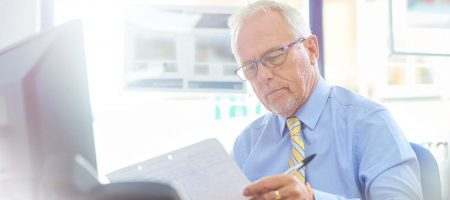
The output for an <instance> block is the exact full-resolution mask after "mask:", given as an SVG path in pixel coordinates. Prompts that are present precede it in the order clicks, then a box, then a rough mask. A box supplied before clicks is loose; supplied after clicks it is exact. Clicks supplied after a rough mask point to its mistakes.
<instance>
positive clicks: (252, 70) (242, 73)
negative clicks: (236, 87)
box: [237, 63, 257, 80]
mask: <svg viewBox="0 0 450 200" xmlns="http://www.w3.org/2000/svg"><path fill="white" fill-rule="evenodd" d="M256 73H257V68H256V65H255V63H250V64H247V65H244V66H242V67H241V68H239V70H238V71H237V74H238V76H239V77H240V78H241V79H243V80H248V79H251V78H253V77H255V75H256Z"/></svg>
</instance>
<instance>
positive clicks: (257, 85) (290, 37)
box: [229, 0, 422, 200]
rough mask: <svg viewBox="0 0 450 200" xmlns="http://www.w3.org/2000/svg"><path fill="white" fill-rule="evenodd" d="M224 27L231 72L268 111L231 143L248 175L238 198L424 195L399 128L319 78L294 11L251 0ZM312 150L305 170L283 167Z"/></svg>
mask: <svg viewBox="0 0 450 200" xmlns="http://www.w3.org/2000/svg"><path fill="white" fill-rule="evenodd" d="M229 26H230V29H231V34H232V48H233V53H234V55H235V57H236V60H237V61H238V63H240V64H241V67H240V68H238V69H237V70H236V73H237V74H238V75H239V77H240V78H242V79H243V80H247V81H249V82H250V84H251V86H252V88H253V90H254V92H255V93H256V95H257V96H258V98H259V100H260V101H261V102H262V104H263V105H264V106H265V107H266V109H267V110H269V111H270V113H268V114H266V115H264V116H262V117H260V118H259V119H256V120H255V121H253V122H252V123H251V124H250V125H248V126H247V127H246V128H245V130H244V131H243V132H242V133H241V134H240V135H239V137H238V138H237V139H236V141H235V144H234V147H233V157H234V159H235V161H236V162H237V163H238V165H239V166H240V167H241V169H242V170H243V172H244V173H245V174H246V175H247V177H248V178H249V179H250V180H251V181H255V182H254V183H252V184H251V185H249V186H248V187H247V188H245V189H244V191H243V194H244V195H245V196H247V197H250V198H251V199H313V198H315V199H316V200H320V199H422V192H421V191H422V190H421V186H420V178H419V167H418V162H417V158H416V157H415V154H414V152H413V150H412V149H411V147H410V145H409V143H408V142H407V140H406V139H405V137H404V135H403V134H402V132H401V130H400V128H399V127H398V126H397V124H396V123H395V122H394V120H393V119H392V117H391V115H390V114H389V112H388V111H387V110H386V109H385V108H384V107H383V106H381V105H379V104H376V103H374V102H372V101H370V100H368V99H366V98H364V97H362V96H360V95H357V94H355V93H353V92H351V91H349V90H346V89H343V88H340V87H330V86H328V85H327V84H326V83H325V81H324V80H323V79H322V78H321V76H320V74H319V70H318V67H317V62H318V58H319V49H318V43H317V38H316V36H314V35H312V34H311V31H310V29H309V27H308V25H307V24H306V23H305V22H304V21H303V19H302V17H301V15H300V13H298V11H297V10H295V9H293V8H292V7H289V6H287V5H284V4H280V3H276V2H273V1H266V0H264V1H257V2H255V3H252V4H249V5H247V6H246V7H244V8H242V9H241V10H239V11H238V12H236V13H235V14H234V15H232V16H231V17H230V20H229ZM342 48H345V46H343V47H342ZM335 53H340V52H335ZM311 154H316V155H317V156H316V157H315V158H314V160H313V161H311V163H310V164H309V165H308V166H307V167H306V168H301V169H299V170H298V171H297V172H295V174H283V172H284V171H285V170H287V169H288V168H289V167H290V166H294V165H296V164H298V163H301V162H302V160H303V159H304V158H305V157H306V156H308V155H311ZM311 187H312V189H311Z"/></svg>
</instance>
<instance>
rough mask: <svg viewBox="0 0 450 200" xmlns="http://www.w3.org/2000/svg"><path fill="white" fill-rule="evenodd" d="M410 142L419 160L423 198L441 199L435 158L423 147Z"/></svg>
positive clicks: (426, 199)
mask: <svg viewBox="0 0 450 200" xmlns="http://www.w3.org/2000/svg"><path fill="white" fill-rule="evenodd" d="M410 144H411V147H412V148H413V150H414V152H415V153H416V156H417V160H418V161H419V168H420V179H421V184H422V193H423V199H425V200H428V199H430V200H431V199H432V200H442V192H441V179H440V176H439V168H438V165H437V163H436V160H435V159H434V157H433V155H432V154H431V152H430V151H428V149H426V148H425V147H423V146H421V145H418V144H415V143H410Z"/></svg>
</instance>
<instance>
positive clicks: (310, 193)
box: [306, 182, 314, 200]
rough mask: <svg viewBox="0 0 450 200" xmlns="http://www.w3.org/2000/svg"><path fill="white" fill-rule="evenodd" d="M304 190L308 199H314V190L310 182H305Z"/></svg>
mask: <svg viewBox="0 0 450 200" xmlns="http://www.w3.org/2000/svg"><path fill="white" fill-rule="evenodd" d="M306 191H307V192H308V199H310V200H313V199H314V192H313V190H312V187H311V184H309V183H308V182H306Z"/></svg>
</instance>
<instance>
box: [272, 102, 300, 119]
mask: <svg viewBox="0 0 450 200" xmlns="http://www.w3.org/2000/svg"><path fill="white" fill-rule="evenodd" d="M293 103H294V102H289V101H288V102H285V103H282V104H271V106H270V109H268V110H270V111H271V112H272V113H274V114H275V115H278V116H281V117H290V116H291V115H293V114H295V112H296V110H295V106H294V104H293Z"/></svg>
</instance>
